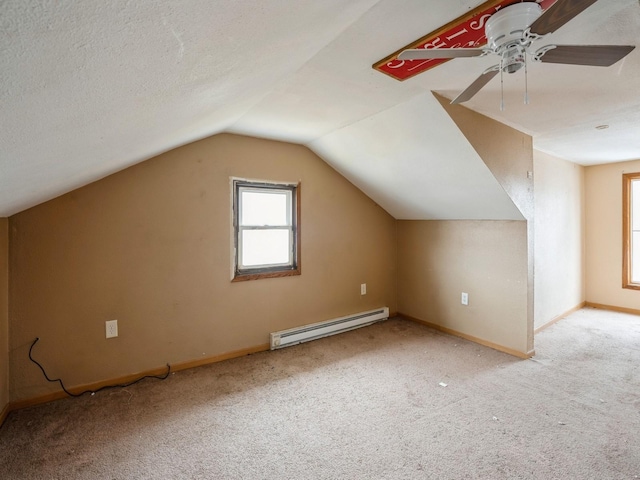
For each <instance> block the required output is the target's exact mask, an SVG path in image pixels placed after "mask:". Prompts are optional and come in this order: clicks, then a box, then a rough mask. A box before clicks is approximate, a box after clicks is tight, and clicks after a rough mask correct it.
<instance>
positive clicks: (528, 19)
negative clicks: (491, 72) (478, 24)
mask: <svg viewBox="0 0 640 480" xmlns="http://www.w3.org/2000/svg"><path fill="white" fill-rule="evenodd" d="M540 15H542V8H540V5H538V4H537V3H535V2H524V3H514V4H513V5H509V6H508V7H504V8H503V9H502V10H498V11H497V12H496V13H494V14H493V15H492V16H491V17H490V18H489V19H488V20H487V23H486V25H485V27H484V32H485V35H486V37H487V43H488V45H489V48H491V50H493V51H494V52H496V53H498V54H502V52H503V51H504V50H505V49H507V48H509V47H510V46H513V45H525V44H526V43H527V39H525V37H524V32H525V30H526V29H527V28H528V27H529V25H531V24H532V23H533V22H534V21H535V20H537V18H538V17H539V16H540Z"/></svg>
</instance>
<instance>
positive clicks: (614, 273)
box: [585, 160, 640, 310]
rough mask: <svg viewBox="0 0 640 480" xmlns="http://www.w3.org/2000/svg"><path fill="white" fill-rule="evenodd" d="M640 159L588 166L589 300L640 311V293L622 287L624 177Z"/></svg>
mask: <svg viewBox="0 0 640 480" xmlns="http://www.w3.org/2000/svg"><path fill="white" fill-rule="evenodd" d="M633 172H640V160H638V161H632V162H624V163H610V164H605V165H597V166H590V167H586V169H585V197H586V207H585V208H586V242H585V243H586V277H587V282H586V300H587V302H591V303H599V304H603V305H609V306H614V307H622V308H631V309H636V310H638V309H640V292H639V291H637V290H629V289H624V288H622V174H624V173H633Z"/></svg>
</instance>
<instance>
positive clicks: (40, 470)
mask: <svg viewBox="0 0 640 480" xmlns="http://www.w3.org/2000/svg"><path fill="white" fill-rule="evenodd" d="M536 352H537V354H536V356H535V357H534V358H533V359H530V360H518V359H516V358H513V357H510V356H508V355H506V354H502V353H499V352H496V351H494V350H491V349H488V348H485V347H482V346H479V345H476V344H473V343H470V342H467V341H464V340H461V339H459V338H455V337H451V336H447V335H443V334H440V333H438V332H435V331H433V330H430V329H428V328H426V327H424V326H421V325H418V324H415V323H412V322H410V321H408V320H405V319H401V318H396V319H391V320H388V321H386V322H382V323H379V324H376V325H373V326H371V327H366V328H363V329H360V330H356V331H353V332H349V333H345V334H342V335H338V336H334V337H331V338H327V339H322V340H318V341H315V342H310V343H307V344H303V345H299V346H296V347H290V348H287V349H283V350H280V351H276V352H264V353H259V354H255V355H251V356H248V357H243V358H239V359H235V360H230V361H226V362H222V363H218V364H214V365H210V366H206V367H201V368H197V369H193V370H188V371H183V372H178V373H176V374H173V375H171V376H170V377H169V378H168V379H167V380H165V381H157V380H150V379H149V380H145V381H143V382H141V383H139V384H137V385H135V386H132V387H128V388H125V389H121V390H108V391H104V392H100V393H98V394H96V395H94V396H90V395H88V396H84V397H81V398H78V399H65V400H60V401H56V402H52V403H50V404H47V405H42V406H38V407H33V408H29V409H24V410H21V411H17V412H13V413H12V414H10V415H9V418H8V419H7V421H6V422H5V424H4V425H3V426H2V427H1V428H0V478H2V479H545V480H546V479H563V480H566V479H581V480H584V479H598V480H603V479H635V478H640V317H636V316H633V315H625V314H619V313H612V312H606V311H601V310H593V309H584V310H581V311H579V312H577V313H575V314H573V315H571V316H570V317H569V318H567V319H565V320H563V321H561V322H559V323H557V324H555V325H553V326H551V327H549V328H548V329H546V330H544V331H543V332H541V333H540V334H538V335H537V337H536ZM443 384H446V386H443Z"/></svg>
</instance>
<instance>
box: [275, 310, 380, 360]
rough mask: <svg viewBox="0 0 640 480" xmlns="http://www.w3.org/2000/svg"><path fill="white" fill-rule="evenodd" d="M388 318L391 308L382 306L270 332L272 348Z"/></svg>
mask: <svg viewBox="0 0 640 480" xmlns="http://www.w3.org/2000/svg"><path fill="white" fill-rule="evenodd" d="M387 318H389V308H388V307H382V308H379V309H377V310H370V311H368V312H362V313H356V314H354V315H349V316H347V317H340V318H334V319H333V320H327V321H324V322H318V323H312V324H310V325H304V326H302V327H297V328H290V329H289V330H282V331H280V332H273V333H271V334H270V337H271V350H275V349H277V348H283V347H289V346H291V345H297V344H298V343H302V342H309V341H311V340H316V339H317V338H322V337H328V336H329V335H335V334H336V333H342V332H346V331H348V330H353V329H356V328H360V327H364V326H366V325H371V324H372V323H375V322H379V321H380V320H386V319H387Z"/></svg>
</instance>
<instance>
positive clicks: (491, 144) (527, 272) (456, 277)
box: [398, 94, 534, 353]
mask: <svg viewBox="0 0 640 480" xmlns="http://www.w3.org/2000/svg"><path fill="white" fill-rule="evenodd" d="M435 96H436V98H437V99H438V101H439V102H440V104H441V105H442V107H443V108H444V109H445V110H446V111H447V113H448V114H449V115H450V116H451V118H452V119H453V121H454V122H455V123H456V125H457V126H458V128H460V131H461V132H462V133H463V134H464V135H465V137H466V138H467V140H468V141H469V143H470V144H471V146H472V147H473V148H474V149H475V150H476V152H477V153H478V155H479V156H480V157H481V158H482V160H483V161H484V162H485V164H486V165H487V167H489V169H490V170H491V172H492V174H493V175H494V176H495V177H496V179H497V180H498V182H500V185H502V187H503V188H504V189H505V192H506V193H507V194H508V195H509V197H510V198H511V200H512V201H513V203H514V204H515V205H516V206H517V207H518V209H519V210H520V212H521V213H522V215H523V217H524V218H525V219H527V221H526V222H525V221H523V222H519V223H521V225H520V226H518V227H516V226H514V225H517V224H518V222H515V223H513V222H504V223H501V222H497V223H496V222H492V221H485V222H484V223H483V222H472V221H469V222H462V223H458V224H456V227H455V231H449V230H448V229H447V230H446V232H447V234H446V235H438V236H436V237H430V238H429V243H424V233H423V232H422V230H420V229H417V228H414V229H410V230H406V229H405V230H402V229H399V233H398V241H399V269H400V272H406V271H408V270H409V271H410V270H411V269H412V267H411V266H410V265H406V264H403V260H402V259H405V260H407V259H408V258H410V257H404V256H402V254H401V252H400V245H401V244H402V242H408V243H410V244H416V245H420V244H423V245H425V248H427V247H426V245H429V247H428V248H435V249H436V250H438V249H443V250H444V251H445V252H448V249H449V248H450V246H449V245H448V242H452V241H458V240H460V239H464V238H474V239H477V242H476V241H474V242H472V243H471V244H469V245H468V244H466V243H464V242H462V240H460V242H462V243H459V247H460V248H463V249H466V248H467V247H468V248H470V250H469V252H468V255H469V256H470V258H475V257H476V256H478V255H483V256H484V255H491V257H489V258H486V259H483V260H482V262H486V264H487V265H493V264H496V265H499V264H502V263H503V262H504V261H505V256H506V255H507V252H509V253H508V255H509V261H510V262H515V263H514V268H513V270H511V271H504V272H503V273H504V274H505V275H507V278H508V279H509V282H510V285H511V286H512V287H513V289H514V290H516V291H513V292H511V293H513V294H514V295H515V297H516V298H517V299H518V300H517V301H516V304H517V305H518V308H519V309H520V311H518V312H517V313H516V312H515V311H514V308H516V307H515V305H516V304H510V305H509V306H504V307H503V306H501V305H490V303H489V302H485V301H482V302H480V305H482V306H483V307H482V308H486V309H487V310H486V311H482V312H479V311H478V310H477V309H476V311H475V313H477V314H479V315H480V317H482V318H494V317H496V316H497V317H496V318H494V320H492V323H490V324H486V325H485V324H484V323H483V322H477V321H476V320H475V317H474V316H470V315H467V313H468V312H469V310H470V309H467V310H463V311H462V312H464V314H463V315H462V316H460V317H457V313H458V312H460V306H461V305H460V293H461V292H462V290H461V284H462V283H465V282H466V283H467V287H466V288H467V289H469V290H477V291H478V292H481V293H480V295H485V293H482V292H488V291H490V290H492V289H495V290H496V291H497V292H498V291H500V289H502V288H503V279H502V278H498V277H495V276H493V274H489V273H488V274H487V276H486V277H482V276H478V273H479V274H481V273H482V272H477V273H476V272H470V271H469V272H467V270H469V269H473V268H478V267H477V265H478V264H479V263H482V262H480V261H479V260H478V261H477V262H476V263H475V265H474V264H473V263H465V262H464V261H462V260H460V259H458V258H459V257H460V258H462V256H464V258H466V255H467V254H466V253H465V254H464V255H463V254H460V255H458V256H456V255H454V253H455V252H451V255H450V257H448V260H447V261H444V260H440V258H439V257H438V256H431V255H429V258H430V259H431V261H433V262H434V264H433V265H431V266H430V268H432V269H434V270H435V271H438V272H440V273H441V274H442V275H443V276H444V277H443V279H442V280H443V281H444V282H445V283H447V284H448V283H451V284H452V288H454V287H453V285H456V286H455V289H456V290H455V291H457V293H456V294H455V295H453V294H452V293H453V291H454V290H452V291H451V292H449V294H448V295H447V296H446V297H445V298H446V302H449V303H448V306H447V307H446V308H440V307H439V308H438V309H437V310H434V309H433V308H431V307H429V308H426V309H424V310H423V311H416V315H412V316H416V317H418V318H420V319H422V320H427V321H429V322H431V323H435V324H438V325H441V326H447V327H448V328H453V329H455V330H458V331H459V332H461V333H464V334H468V335H473V336H476V337H479V338H481V339H484V340H487V341H490V342H493V343H496V344H498V345H501V346H503V347H507V348H511V349H514V350H517V351H519V352H521V353H529V352H531V351H532V350H533V321H534V277H533V261H534V260H533V259H534V254H533V252H534V224H533V218H534V196H533V179H532V178H531V175H530V172H532V171H533V147H532V139H531V137H530V136H529V135H526V134H524V133H522V132H519V131H517V130H515V129H513V128H511V127H508V126H506V125H504V124H501V123H499V122H496V121H495V120H492V119H490V118H488V117H485V116H484V115H481V114H479V113H476V112H474V111H472V110H469V109H468V108H465V107H463V106H460V105H451V104H450V103H449V101H448V100H447V99H445V98H444V97H442V96H439V95H437V94H436V95H435ZM433 225H434V224H430V226H425V227H424V228H425V229H432V228H436V227H433ZM451 225H453V224H451ZM443 228H444V227H443ZM448 228H452V227H448ZM512 229H519V230H518V231H519V232H521V230H522V229H524V237H522V236H520V235H517V236H515V237H511V236H510V235H511V234H512V233H513V232H512ZM491 230H495V232H496V233H498V235H497V236H488V235H486V232H488V231H491ZM414 232H422V233H420V234H419V235H420V236H419V238H417V239H411V238H409V239H406V238H403V235H413V234H414ZM502 235H504V236H505V238H502ZM440 241H441V242H443V245H439V244H438V243H437V242H440ZM483 241H491V242H497V243H496V245H497V246H500V248H494V245H485V246H483V245H482V244H481V243H480V242H483ZM523 241H524V242H525V243H524V249H523V245H522V242H523ZM433 242H436V243H433ZM518 254H521V255H523V256H524V258H515V257H514V256H513V255H518ZM425 255H426V253H425ZM523 261H524V264H525V268H524V270H522V269H521V268H520V266H521V263H522V262H523ZM516 274H519V275H521V277H519V278H516V277H515V276H514V275H516ZM410 276H411V277H412V278H414V279H415V280H416V281H428V282H431V281H432V278H431V276H429V277H425V276H424V275H423V274H422V273H421V272H414V273H410ZM449 276H451V278H447V277H449ZM400 278H401V282H404V281H405V279H404V278H403V277H402V273H401V275H400ZM472 279H473V280H474V281H478V282H480V283H479V284H474V283H471V284H470V283H469V282H468V281H467V280H472ZM522 286H524V288H525V291H526V296H525V299H524V301H522V298H521V296H520V295H519V292H520V289H521V288H522ZM415 288H416V289H417V290H418V291H424V290H425V289H426V288H427V286H426V285H416V286H415ZM398 291H399V298H398V308H399V311H401V312H403V313H407V314H409V315H410V313H409V312H408V311H407V309H406V308H405V303H404V299H403V297H402V296H400V295H401V292H402V287H401V286H400V285H399V288H398ZM465 291H466V290H465ZM469 293H470V292H469ZM492 298H494V299H496V300H497V299H498V298H499V297H493V296H492ZM476 305H478V304H476ZM435 314H437V315H435ZM439 315H443V316H439ZM449 315H456V316H455V317H454V316H449ZM495 322H498V323H495ZM453 324H455V325H456V326H457V327H451V326H450V325H453ZM501 329H502V330H503V332H502V333H498V331H499V330H501Z"/></svg>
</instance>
